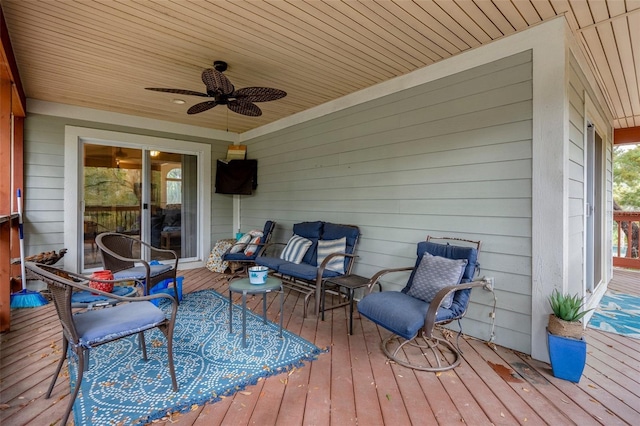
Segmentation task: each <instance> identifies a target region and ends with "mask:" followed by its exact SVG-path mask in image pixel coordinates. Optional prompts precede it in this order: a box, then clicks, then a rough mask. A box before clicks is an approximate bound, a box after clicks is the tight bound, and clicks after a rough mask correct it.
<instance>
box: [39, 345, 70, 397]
mask: <svg viewBox="0 0 640 426" xmlns="http://www.w3.org/2000/svg"><path fill="white" fill-rule="evenodd" d="M68 349H69V341H68V340H67V338H66V337H64V335H63V336H62V355H61V356H60V361H59V362H58V368H56V372H55V373H54V374H53V378H52V379H51V384H50V385H49V390H48V391H47V394H46V395H45V399H49V397H50V396H51V391H52V390H53V386H54V385H55V384H56V380H57V379H58V375H59V374H60V370H61V369H62V364H64V360H65V359H67V350H68Z"/></svg>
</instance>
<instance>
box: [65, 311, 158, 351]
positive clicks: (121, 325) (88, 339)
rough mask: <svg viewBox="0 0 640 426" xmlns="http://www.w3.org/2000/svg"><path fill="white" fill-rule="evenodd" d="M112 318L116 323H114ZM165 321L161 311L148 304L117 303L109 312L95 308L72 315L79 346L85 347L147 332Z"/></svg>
mask: <svg viewBox="0 0 640 426" xmlns="http://www.w3.org/2000/svg"><path fill="white" fill-rule="evenodd" d="M113 318H118V320H117V321H114V320H113ZM165 319H166V318H165V315H164V312H162V310H160V308H157V307H156V306H155V305H154V304H153V303H151V302H139V303H126V304H120V305H117V306H114V307H113V308H110V309H95V310H91V311H86V312H81V313H79V314H76V315H74V316H73V322H74V323H75V325H76V330H77V331H78V335H79V338H80V345H81V346H84V347H85V348H90V347H92V346H94V345H96V344H98V343H102V342H106V341H111V340H114V339H117V338H119V337H124V336H129V335H131V334H136V333H138V332H140V331H144V330H149V329H151V328H154V327H157V326H158V324H160V323H162V322H164V321H165Z"/></svg>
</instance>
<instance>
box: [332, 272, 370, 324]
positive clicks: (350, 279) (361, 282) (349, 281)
mask: <svg viewBox="0 0 640 426" xmlns="http://www.w3.org/2000/svg"><path fill="white" fill-rule="evenodd" d="M369 280H370V279H369V278H365V277H361V276H360V275H353V274H351V275H341V276H339V277H334V278H327V279H326V280H324V281H323V283H322V296H321V298H322V307H321V309H320V310H321V311H322V320H323V321H324V311H325V296H326V295H325V292H326V289H327V287H328V286H334V287H338V291H339V292H340V293H342V289H345V290H346V291H347V302H346V303H340V304H338V305H333V306H330V307H328V308H326V309H333V308H337V307H340V306H344V305H346V304H347V303H348V304H349V334H350V335H351V334H353V295H354V293H355V291H356V289H358V288H362V287H366V286H367V284H369Z"/></svg>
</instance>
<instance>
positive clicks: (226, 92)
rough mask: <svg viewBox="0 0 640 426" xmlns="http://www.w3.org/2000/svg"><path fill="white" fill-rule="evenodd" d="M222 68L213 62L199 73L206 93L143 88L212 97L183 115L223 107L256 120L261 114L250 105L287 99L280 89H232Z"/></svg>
mask: <svg viewBox="0 0 640 426" xmlns="http://www.w3.org/2000/svg"><path fill="white" fill-rule="evenodd" d="M226 69H227V63H226V62H224V61H215V62H214V63H213V68H207V69H205V70H204V71H202V81H203V82H204V85H205V86H206V88H207V93H201V92H194V91H193V90H184V89H165V88H161V87H145V89H147V90H155V91H157V92H167V93H177V94H180V95H192V96H202V97H205V98H213V99H212V100H209V101H205V102H200V103H198V104H195V105H193V106H192V107H191V108H189V109H188V110H187V114H198V113H200V112H204V111H207V110H209V109H211V108H213V107H215V106H216V105H226V106H227V107H228V108H229V109H230V110H231V111H233V112H236V113H238V114H242V115H249V116H252V117H258V116H260V115H262V111H261V110H260V108H258V106H257V105H255V104H254V102H267V101H275V100H276V99H280V98H284V97H285V96H287V92H285V91H284V90H279V89H272V88H270V87H245V88H242V89H238V90H236V89H235V87H234V86H233V84H231V82H230V81H229V79H228V78H227V77H226V76H225V75H224V74H222V72H223V71H225V70H226Z"/></svg>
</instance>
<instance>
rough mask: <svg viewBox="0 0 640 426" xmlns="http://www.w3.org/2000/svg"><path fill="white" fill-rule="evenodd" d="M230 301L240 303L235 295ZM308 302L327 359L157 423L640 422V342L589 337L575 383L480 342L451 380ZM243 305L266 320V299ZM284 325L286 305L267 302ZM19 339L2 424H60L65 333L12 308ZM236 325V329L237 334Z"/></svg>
mask: <svg viewBox="0 0 640 426" xmlns="http://www.w3.org/2000/svg"><path fill="white" fill-rule="evenodd" d="M181 274H182V275H183V276H184V277H185V279H184V282H183V287H184V288H183V291H185V292H193V291H198V290H202V289H208V288H212V289H215V290H216V291H218V292H220V293H221V294H223V295H225V296H228V292H227V286H228V284H227V281H226V279H225V277H224V276H222V275H220V274H215V273H212V272H209V271H208V270H206V269H193V270H187V271H182V272H181ZM639 283H640V272H637V271H629V270H620V269H616V270H615V274H614V279H613V280H612V282H611V283H610V285H609V288H610V289H611V290H613V291H619V292H625V293H630V294H636V295H640V288H639V286H640V284H639ZM233 300H234V303H237V304H239V303H240V296H239V295H236V294H234V297H233ZM303 305H304V298H303V297H301V296H300V295H299V294H298V293H295V292H287V293H286V294H285V301H284V308H283V312H282V316H283V323H284V326H285V328H287V329H288V330H289V331H291V332H293V333H295V334H298V335H300V336H302V337H304V338H305V339H307V340H309V341H311V342H313V343H315V344H316V345H317V346H319V347H321V348H325V347H326V348H329V352H327V353H324V354H322V355H320V357H319V358H318V360H316V361H313V362H311V363H307V364H305V365H304V366H303V367H302V368H296V369H294V370H292V371H290V372H288V373H283V374H279V375H275V376H271V377H268V378H266V379H262V380H260V381H259V382H258V383H257V384H256V385H253V386H248V387H247V388H246V389H245V390H244V391H243V392H239V393H236V394H235V395H233V396H231V397H226V398H223V399H222V400H221V401H218V402H216V403H213V404H207V405H205V406H201V407H195V408H194V410H193V411H191V412H189V413H184V414H175V415H173V416H172V418H171V419H169V418H166V419H165V420H163V421H159V422H156V423H154V424H157V425H167V426H168V425H175V424H177V425H207V426H209V425H239V424H263V425H269V424H274V425H275V424H277V425H285V426H288V425H300V424H314V425H349V424H351V425H356V424H360V425H363V424H364V425H378V424H388V425H393V426H401V425H409V424H442V425H449V424H451V425H452V424H460V423H467V424H474V425H476V424H502V425H513V424H522V425H525V424H526V425H533V424H535V425H537V424H563V425H564V424H579V425H591V424H594V425H597V424H605V425H618V424H620V425H623V424H634V423H637V419H638V418H640V340H637V339H631V338H628V337H624V336H619V335H615V334H610V333H605V332H602V331H598V330H593V329H589V328H588V329H587V332H586V336H587V341H588V343H589V346H588V356H587V367H586V368H585V373H584V375H583V377H582V379H581V381H580V383H579V384H575V383H571V382H567V381H564V380H560V379H556V378H555V377H553V376H552V374H551V369H550V366H549V365H548V364H545V363H542V362H539V361H536V360H533V359H531V358H530V357H529V356H527V355H525V354H522V353H519V352H516V351H512V350H510V349H506V348H503V347H499V346H498V347H495V349H494V348H493V347H491V346H489V345H487V344H486V343H485V342H482V341H479V340H477V339H473V338H463V339H461V341H460V344H461V348H462V350H463V351H464V356H463V357H464V359H463V361H462V363H461V365H460V366H459V367H457V368H456V369H455V370H453V371H448V372H443V373H440V374H436V373H428V372H421V371H414V370H411V369H408V368H405V367H402V366H400V365H397V364H395V363H390V362H389V361H388V360H387V359H386V357H385V356H384V354H383V353H382V350H381V349H380V342H381V340H382V338H383V337H385V336H387V331H385V330H383V329H381V328H379V327H378V326H376V325H375V324H373V323H372V322H371V321H368V320H365V319H361V318H360V317H359V315H358V314H357V313H355V314H354V323H353V328H354V330H353V335H348V334H347V330H348V307H343V308H338V309H335V310H332V311H328V312H327V315H326V319H325V321H318V320H317V319H316V317H315V316H310V317H309V318H302V312H303V308H304V306H303ZM247 307H248V308H249V309H251V310H252V311H253V312H255V313H256V314H258V315H261V314H262V298H261V296H258V297H255V296H254V297H248V299H247ZM267 308H268V309H267V312H268V314H267V315H268V317H269V319H270V320H272V321H274V322H277V321H278V320H279V318H278V315H279V313H278V311H279V296H278V295H277V294H269V295H268V305H267ZM11 314H12V323H11V324H12V329H11V331H10V332H8V333H4V334H2V335H1V336H0V345H1V347H0V350H1V352H0V353H1V359H0V404H2V409H0V423H2V424H3V425H5V424H6V425H27V424H56V423H58V422H59V419H60V418H61V417H62V414H63V412H64V410H65V407H66V404H67V401H68V398H69V382H68V377H67V374H68V373H67V369H66V364H65V366H64V367H63V372H62V373H63V374H62V376H61V377H60V378H59V379H58V381H57V383H56V386H55V388H54V390H53V393H52V396H51V398H50V399H44V394H45V392H46V390H47V387H48V385H49V382H50V380H51V374H53V371H54V370H55V366H56V363H57V361H58V359H59V358H58V356H59V354H60V345H61V340H60V328H59V325H58V321H57V318H56V317H55V313H54V310H53V307H52V306H51V305H48V306H43V307H38V308H31V309H18V310H13V311H12V312H11ZM237 326H240V325H239V324H238V325H237Z"/></svg>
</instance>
